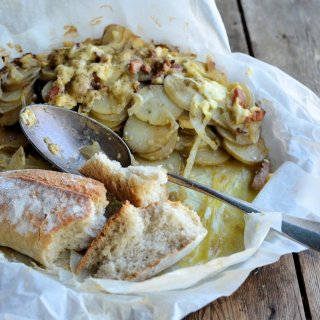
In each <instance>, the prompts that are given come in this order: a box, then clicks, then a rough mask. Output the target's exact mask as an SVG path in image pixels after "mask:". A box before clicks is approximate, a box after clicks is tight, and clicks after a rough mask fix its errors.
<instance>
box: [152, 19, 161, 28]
mask: <svg viewBox="0 0 320 320" xmlns="http://www.w3.org/2000/svg"><path fill="white" fill-rule="evenodd" d="M150 19H151V20H152V21H153V22H154V23H155V24H156V25H157V26H158V27H159V28H161V27H162V25H161V23H160V20H159V19H158V18H157V17H155V16H150Z"/></svg>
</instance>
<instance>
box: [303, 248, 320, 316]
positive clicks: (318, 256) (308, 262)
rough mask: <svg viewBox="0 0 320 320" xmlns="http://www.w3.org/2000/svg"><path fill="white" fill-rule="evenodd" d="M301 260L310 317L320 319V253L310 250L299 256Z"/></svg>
mask: <svg viewBox="0 0 320 320" xmlns="http://www.w3.org/2000/svg"><path fill="white" fill-rule="evenodd" d="M299 260H300V266H301V272H302V276H303V281H304V290H305V293H306V295H307V299H308V301H307V302H308V305H309V310H308V311H309V312H310V317H312V319H320V286H319V283H320V272H319V271H320V253H318V252H315V251H313V250H308V251H305V252H302V253H300V254H299Z"/></svg>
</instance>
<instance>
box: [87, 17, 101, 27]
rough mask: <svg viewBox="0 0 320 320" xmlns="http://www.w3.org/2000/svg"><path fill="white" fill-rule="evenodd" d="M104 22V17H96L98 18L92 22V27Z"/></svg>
mask: <svg viewBox="0 0 320 320" xmlns="http://www.w3.org/2000/svg"><path fill="white" fill-rule="evenodd" d="M102 20H103V16H100V17H96V18H93V19H92V20H91V21H90V25H92V26H97V25H98V24H100V23H101V22H102Z"/></svg>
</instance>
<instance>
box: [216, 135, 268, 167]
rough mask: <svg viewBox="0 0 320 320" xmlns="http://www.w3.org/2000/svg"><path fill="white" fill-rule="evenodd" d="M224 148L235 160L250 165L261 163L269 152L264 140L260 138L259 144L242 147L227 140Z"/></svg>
mask: <svg viewBox="0 0 320 320" xmlns="http://www.w3.org/2000/svg"><path fill="white" fill-rule="evenodd" d="M222 146H223V147H224V148H225V150H226V151H228V152H229V153H230V154H231V155H232V156H233V157H234V158H236V159H237V160H239V161H241V162H243V163H245V164H249V165H252V164H256V163H259V162H261V161H262V160H263V159H265V158H266V156H267V155H268V150H267V148H266V146H265V144H264V141H263V139H262V138H260V139H259V141H258V142H257V143H255V144H250V145H247V146H241V145H239V144H235V143H233V142H231V141H229V140H227V139H223V142H222Z"/></svg>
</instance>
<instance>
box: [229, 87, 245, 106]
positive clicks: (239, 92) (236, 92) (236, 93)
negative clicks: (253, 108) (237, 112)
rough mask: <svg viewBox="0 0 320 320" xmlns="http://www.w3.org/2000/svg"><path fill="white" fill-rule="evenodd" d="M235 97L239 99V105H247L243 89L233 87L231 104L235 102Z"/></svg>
mask: <svg viewBox="0 0 320 320" xmlns="http://www.w3.org/2000/svg"><path fill="white" fill-rule="evenodd" d="M237 98H238V99H239V104H240V106H242V107H245V106H246V105H247V98H246V95H245V94H244V93H243V91H242V90H241V89H240V88H235V89H234V90H233V96H232V104H233V103H235V101H236V99H237Z"/></svg>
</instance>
